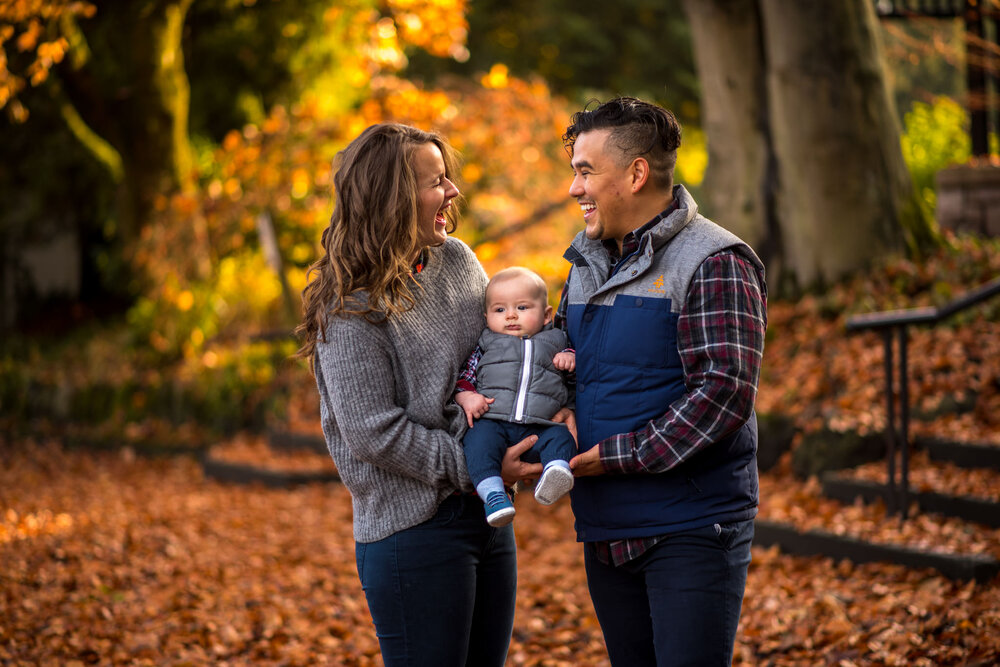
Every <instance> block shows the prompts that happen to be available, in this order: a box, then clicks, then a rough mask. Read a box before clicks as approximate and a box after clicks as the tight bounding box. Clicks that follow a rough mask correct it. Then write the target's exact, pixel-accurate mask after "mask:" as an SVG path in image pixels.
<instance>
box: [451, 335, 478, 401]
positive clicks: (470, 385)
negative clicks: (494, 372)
mask: <svg viewBox="0 0 1000 667" xmlns="http://www.w3.org/2000/svg"><path fill="white" fill-rule="evenodd" d="M482 358H483V351H482V350H480V349H479V346H478V345H477V346H476V349H475V350H473V351H472V354H470V355H469V358H468V359H466V360H465V368H463V369H462V372H461V373H459V374H458V381H457V382H456V383H455V391H454V393H456V394H457V393H458V392H460V391H475V390H476V370H478V369H479V360H480V359H482Z"/></svg>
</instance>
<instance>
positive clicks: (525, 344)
mask: <svg viewBox="0 0 1000 667" xmlns="http://www.w3.org/2000/svg"><path fill="white" fill-rule="evenodd" d="M521 343H522V348H521V374H520V379H519V381H518V383H517V396H515V397H514V418H513V420H512V421H515V422H518V423H520V422H523V421H524V407H525V404H526V403H527V401H528V385H529V384H530V383H531V356H532V353H531V347H532V342H531V339H530V338H524V339H522V340H521Z"/></svg>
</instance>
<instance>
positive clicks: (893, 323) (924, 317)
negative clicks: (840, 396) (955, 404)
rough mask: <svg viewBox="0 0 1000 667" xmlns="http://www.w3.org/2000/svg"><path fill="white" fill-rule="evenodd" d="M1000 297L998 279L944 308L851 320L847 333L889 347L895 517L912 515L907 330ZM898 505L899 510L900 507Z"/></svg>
mask: <svg viewBox="0 0 1000 667" xmlns="http://www.w3.org/2000/svg"><path fill="white" fill-rule="evenodd" d="M997 294H1000V277H998V278H994V279H993V280H991V281H990V282H988V283H986V284H985V285H981V286H980V287H977V288H976V289H973V290H970V291H969V292H966V293H965V294H963V295H962V296H960V297H957V298H955V299H953V300H952V301H949V302H948V303H946V304H945V305H943V306H938V307H927V308H906V309H902V310H885V311H881V312H877V313H865V314H863V315H854V316H852V317H849V318H848V319H847V325H846V328H847V331H848V332H854V331H865V330H874V331H881V332H882V340H883V344H884V347H885V395H886V410H887V411H886V431H885V434H886V449H887V452H886V458H887V467H888V480H887V481H886V487H887V488H886V490H887V493H886V497H887V498H888V510H889V513H890V514H892V513H894V512H896V511H897V509H898V511H899V515H900V518H901V519H904V520H905V519H906V516H907V513H908V505H909V501H908V493H909V448H910V435H909V426H910V407H909V390H908V386H909V385H908V383H909V378H908V376H907V370H906V364H907V358H906V341H907V327H909V326H911V325H914V324H929V325H935V324H937V323H938V322H940V321H942V320H944V319H947V318H949V317H951V316H952V315H954V314H956V313H958V312H960V311H963V310H966V309H968V308H971V307H972V306H975V305H977V304H979V303H981V302H983V301H985V300H986V299H989V298H990V297H993V296H996V295H997ZM893 333H895V334H896V336H895V337H896V339H897V340H898V345H899V432H898V433H897V431H896V417H895V415H896V406H895V403H896V394H895V390H894V387H893V378H892V361H893V353H892V341H893ZM897 445H898V446H899V451H900V475H899V476H900V480H899V489H898V490H897V489H896V446H897ZM897 505H898V508H897Z"/></svg>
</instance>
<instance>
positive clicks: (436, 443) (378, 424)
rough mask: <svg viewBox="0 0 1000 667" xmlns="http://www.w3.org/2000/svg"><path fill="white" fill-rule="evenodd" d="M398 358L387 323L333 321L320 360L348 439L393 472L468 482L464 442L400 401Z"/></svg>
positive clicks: (434, 482)
mask: <svg viewBox="0 0 1000 667" xmlns="http://www.w3.org/2000/svg"><path fill="white" fill-rule="evenodd" d="M393 359H394V355H393V349H392V346H391V344H390V342H389V341H388V340H387V338H386V336H385V332H384V330H383V329H382V328H381V327H379V326H376V325H373V324H371V323H368V322H365V321H364V320H363V319H361V318H357V317H355V318H349V319H335V320H333V321H331V326H330V328H329V329H328V331H327V342H326V343H321V344H320V345H318V346H317V362H318V366H319V370H320V372H321V374H322V378H323V381H324V382H325V383H326V390H327V391H326V392H325V393H326V395H327V396H328V397H329V400H330V407H331V408H332V412H333V414H335V415H336V421H337V426H338V428H339V430H340V436H341V439H342V441H343V444H344V445H345V446H346V447H347V449H348V450H349V451H350V454H351V456H353V457H354V458H356V459H358V460H359V461H364V462H365V463H369V464H371V465H373V466H376V467H378V468H381V469H383V470H385V471H387V472H391V473H393V474H396V475H400V476H403V477H410V478H413V479H416V480H418V481H420V482H422V483H424V484H427V485H430V486H434V487H441V486H444V485H445V484H450V485H451V486H453V487H455V488H463V487H468V486H469V484H470V482H469V477H468V473H467V472H466V467H465V457H464V455H463V453H462V446H461V443H460V442H458V441H457V440H456V438H455V437H453V436H452V435H450V434H449V433H448V432H447V431H445V430H443V429H441V428H429V427H427V426H424V425H421V424H419V423H417V422H415V421H413V419H411V418H410V416H408V415H407V412H406V410H405V409H404V407H403V406H402V405H401V404H400V396H399V393H400V392H399V390H398V387H397V369H396V368H395V366H394V363H393Z"/></svg>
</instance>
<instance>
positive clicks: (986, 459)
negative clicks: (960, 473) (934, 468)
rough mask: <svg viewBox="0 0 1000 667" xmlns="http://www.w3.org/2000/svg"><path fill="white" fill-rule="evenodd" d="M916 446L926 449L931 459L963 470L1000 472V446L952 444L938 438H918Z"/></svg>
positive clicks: (965, 443) (915, 442) (966, 443)
mask: <svg viewBox="0 0 1000 667" xmlns="http://www.w3.org/2000/svg"><path fill="white" fill-rule="evenodd" d="M913 444H914V446H915V447H917V448H919V449H926V450H927V453H928V454H929V455H930V457H931V459H934V460H936V461H949V462H951V463H954V464H955V465H957V466H961V467H962V468H992V469H994V470H1000V446H998V445H987V444H980V443H968V442H951V441H948V440H941V439H938V438H916V439H915V440H914V442H913Z"/></svg>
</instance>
